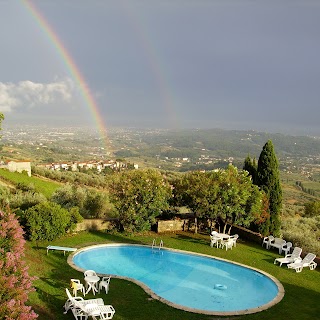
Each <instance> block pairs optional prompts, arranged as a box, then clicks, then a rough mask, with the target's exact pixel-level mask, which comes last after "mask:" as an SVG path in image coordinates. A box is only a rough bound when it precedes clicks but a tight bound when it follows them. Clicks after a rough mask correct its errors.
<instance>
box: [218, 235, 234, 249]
mask: <svg viewBox="0 0 320 320" xmlns="http://www.w3.org/2000/svg"><path fill="white" fill-rule="evenodd" d="M232 247H233V240H232V239H230V238H229V239H227V240H221V248H222V249H223V248H226V251H227V250H228V249H232Z"/></svg>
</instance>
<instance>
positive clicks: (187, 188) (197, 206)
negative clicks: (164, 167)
mask: <svg viewBox="0 0 320 320" xmlns="http://www.w3.org/2000/svg"><path fill="white" fill-rule="evenodd" d="M173 187H174V188H173V194H174V199H175V201H176V202H175V204H176V205H177V206H187V207H188V208H189V209H191V211H192V212H193V213H194V215H195V233H197V232H198V223H197V220H198V218H202V217H206V218H208V219H210V221H211V224H212V221H213V220H215V219H216V218H217V217H218V214H219V207H218V206H217V201H216V200H217V194H218V190H219V184H218V178H217V173H216V172H213V171H211V172H200V171H191V172H187V173H186V174H184V175H183V176H182V177H177V178H176V179H175V180H174V181H173Z"/></svg>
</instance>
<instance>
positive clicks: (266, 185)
mask: <svg viewBox="0 0 320 320" xmlns="http://www.w3.org/2000/svg"><path fill="white" fill-rule="evenodd" d="M257 183H258V185H259V187H260V188H261V189H262V190H263V191H264V192H265V193H266V195H267V196H268V198H269V211H270V233H272V234H274V235H276V236H277V235H279V233H280V224H281V220H280V212H281V206H282V190H281V185H280V177H279V165H278V160H277V157H276V155H275V152H274V147H273V143H272V141H271V140H268V141H267V143H266V144H265V145H264V146H263V149H262V151H261V154H260V157H259V160H258V169H257Z"/></svg>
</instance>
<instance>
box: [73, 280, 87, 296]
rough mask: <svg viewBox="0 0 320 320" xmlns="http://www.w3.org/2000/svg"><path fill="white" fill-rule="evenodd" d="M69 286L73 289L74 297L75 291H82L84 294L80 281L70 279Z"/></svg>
mask: <svg viewBox="0 0 320 320" xmlns="http://www.w3.org/2000/svg"><path fill="white" fill-rule="evenodd" d="M71 287H72V290H73V295H74V296H75V297H76V296H77V291H80V292H82V294H83V296H85V295H86V291H85V288H84V285H83V284H82V283H81V282H80V280H78V279H71Z"/></svg>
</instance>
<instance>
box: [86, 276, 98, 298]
mask: <svg viewBox="0 0 320 320" xmlns="http://www.w3.org/2000/svg"><path fill="white" fill-rule="evenodd" d="M99 280H100V278H99V277H98V276H86V277H85V278H84V281H85V282H86V284H87V291H86V294H87V293H88V292H89V291H90V290H92V292H93V294H96V292H98V286H97V284H98V282H99Z"/></svg>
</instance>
